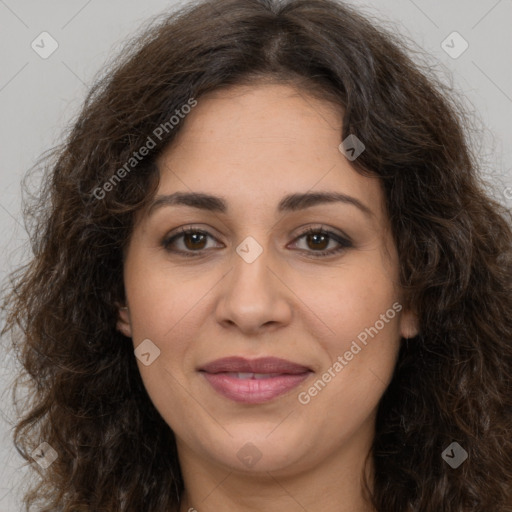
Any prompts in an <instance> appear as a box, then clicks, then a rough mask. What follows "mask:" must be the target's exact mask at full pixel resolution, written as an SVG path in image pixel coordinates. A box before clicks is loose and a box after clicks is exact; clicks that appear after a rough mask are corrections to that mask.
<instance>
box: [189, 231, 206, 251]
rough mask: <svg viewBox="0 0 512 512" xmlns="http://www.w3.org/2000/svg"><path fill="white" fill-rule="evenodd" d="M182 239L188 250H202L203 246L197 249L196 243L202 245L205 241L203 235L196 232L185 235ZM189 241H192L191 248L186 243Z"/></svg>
mask: <svg viewBox="0 0 512 512" xmlns="http://www.w3.org/2000/svg"><path fill="white" fill-rule="evenodd" d="M184 238H185V245H186V246H187V248H188V249H202V248H203V246H201V247H197V245H196V244H197V243H199V244H201V242H203V243H204V241H205V235H204V233H198V232H194V233H186V234H185V237H184ZM190 240H192V247H190V246H189V244H188V243H187V242H188V241H190Z"/></svg>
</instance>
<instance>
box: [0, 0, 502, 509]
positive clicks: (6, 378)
mask: <svg viewBox="0 0 512 512" xmlns="http://www.w3.org/2000/svg"><path fill="white" fill-rule="evenodd" d="M176 3H177V2H175V1H171V0H167V1H166V0H146V1H145V2H136V1H135V0H130V1H128V0H109V1H108V2H107V1H103V2H100V1H99V0H89V1H87V0H67V1H64V0H53V1H49V0H48V1H42V0H38V1H36V0H0V109H1V110H0V112H1V116H0V140H1V141H2V142H1V148H2V150H1V159H0V179H1V186H0V234H1V238H2V243H1V249H0V279H2V280H3V279H4V278H5V276H6V275H7V274H8V272H10V271H11V270H13V269H14V268H15V267H16V266H17V265H18V264H19V263H20V262H21V261H23V260H26V258H27V257H28V255H29V253H28V249H27V246H26V245H24V244H25V243H26V235H25V231H24V228H23V221H22V217H21V213H20V208H21V192H20V180H21V178H22V176H23V175H24V173H25V172H26V171H27V169H29V168H30V167H31V166H32V165H33V164H34V163H35V160H36V159H37V158H38V157H39V156H40V155H41V153H42V152H43V151H45V150H47V149H49V148H51V147H52V146H54V145H55V144H56V143H58V142H59V141H60V140H61V139H60V137H61V135H62V133H63V131H64V130H65V129H66V127H68V126H69V124H70V122H71V121H72V119H73V117H74V116H75V115H76V114H77V113H78V110H79V107H80V105H81V102H82V100H83V98H84V97H85V94H86V92H87V90H88V88H89V87H90V85H91V84H92V80H93V78H94V75H95V74H96V72H97V71H98V70H99V69H100V68H101V66H102V64H104V63H105V62H106V60H107V59H110V58H111V56H112V55H113V54H115V53H116V52H117V50H118V49H120V48H121V46H122V43H123V41H125V40H126V38H127V37H128V36H130V35H131V34H133V33H134V31H137V30H138V29H139V27H140V26H141V24H142V23H143V22H144V21H145V20H147V19H148V18H149V17H151V16H153V15H155V14H158V13H160V12H162V11H163V10H165V9H169V8H172V6H174V5H176ZM350 3H352V4H354V5H356V6H360V7H361V9H362V10H363V12H365V13H367V14H370V15H372V16H374V17H377V18H380V19H381V20H385V22H386V23H385V25H386V26H391V27H392V28H393V27H394V28H393V30H396V31H398V33H400V34H403V35H404V37H406V38H408V39H411V40H413V41H414V42H415V43H416V44H417V45H418V46H419V47H420V48H423V49H424V50H425V51H426V52H427V53H428V54H429V55H430V57H429V61H430V62H431V63H432V65H433V66H434V67H435V69H436V70H437V71H438V72H439V73H440V76H441V77H442V78H443V80H444V81H446V82H447V83H451V84H453V86H454V87H455V88H456V90H457V91H459V96H460V98H462V99H463V100H464V101H465V102H466V104H467V105H468V107H469V108H470V110H471V111H473V112H474V114H475V116H476V121H477V128H478V129H479V131H477V132H476V133H475V134H474V141H475V150H476V152H477V154H479V155H480V157H481V159H482V163H483V168H484V171H485V176H486V177H487V180H488V181H489V185H490V187H491V188H492V194H493V195H494V196H495V197H496V198H498V199H499V200H500V201H501V202H503V203H505V204H507V205H508V206H510V205H512V148H511V144H510V141H511V140H512V137H511V131H512V129H511V123H510V119H511V117H512V72H511V64H512V62H511V61H512V58H511V49H512V31H511V30H510V26H511V24H512V0H446V1H442V2H439V1H434V0H386V1H377V0H367V1H365V2H363V1H360V0H351V1H350ZM43 31H47V32H49V33H50V34H51V35H52V37H53V38H54V39H55V40H56V41H57V42H58V44H59V47H58V49H57V50H56V51H55V52H54V53H53V54H52V55H51V56H50V57H48V58H47V59H42V58H41V57H40V56H39V55H38V54H37V53H36V52H35V51H34V50H33V49H32V48H31V43H32V41H33V40H34V39H36V38H37V37H38V36H39V34H41V32H43ZM453 31H457V32H459V33H460V34H461V35H462V37H463V38H464V39H465V40H466V41H467V42H468V44H469V47H468V49H467V50H466V51H465V52H464V53H463V54H462V55H461V56H460V57H458V58H456V59H454V58H452V57H450V56H449V55H448V54H447V53H446V52H445V51H444V50H443V48H442V47H441V43H442V42H443V41H444V40H445V39H446V38H447V36H448V35H449V34H451V33H452V32H453ZM448 44H450V45H454V46H455V49H457V48H458V46H457V45H458V44H459V42H457V40H455V41H454V43H451V42H450V39H448ZM4 342H5V340H4ZM0 358H1V361H2V369H1V373H0V392H2V394H1V395H0V413H1V417H0V512H13V511H19V510H21V505H20V501H19V496H20V494H21V490H22V488H21V487H19V483H20V482H21V479H20V477H21V476H22V475H23V474H24V472H25V470H24V469H22V468H21V458H20V457H19V455H18V454H17V452H16V451H15V450H14V448H13V447H12V440H11V431H12V425H13V422H14V421H15V414H14V411H13V409H12V406H11V405H10V393H9V392H8V385H9V383H10V381H11V379H12V377H13V375H14V373H15V368H14V362H13V360H12V359H11V358H10V357H9V355H8V354H6V353H5V351H4V349H3V346H2V353H1V354H0ZM34 448H36V447H34Z"/></svg>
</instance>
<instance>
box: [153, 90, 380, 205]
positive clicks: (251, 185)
mask: <svg viewBox="0 0 512 512" xmlns="http://www.w3.org/2000/svg"><path fill="white" fill-rule="evenodd" d="M341 115H342V112H341V108H340V107H339V106H337V105H334V104H333V103H330V102H328V101H322V100H320V99H318V98H315V97H312V96H310V95H309V94H308V93H307V92H305V91H301V90H298V89H296V88H295V87H292V86H290V85H285V84H263V85H258V86H253V87H249V86H235V87H230V88H229V89H222V90H218V91H214V92H212V93H208V94H207V95H204V96H202V97H200V98H199V99H198V105H197V106H196V107H195V108H194V109H193V110H192V111H191V112H190V113H189V114H188V115H187V117H186V118H185V119H184V120H183V121H181V122H182V123H183V125H182V126H181V127H180V132H179V133H178V135H177V137H176V139H175V140H174V141H173V143H172V145H171V146H169V147H168V148H166V150H165V151H164V152H163V153H162V155H160V157H159V159H158V160H157V164H158V167H159V170H160V187H159V191H158V193H159V194H164V193H165V194H169V193H172V192H174V191H176V190H183V191H186V190H194V191H196V190H200V191H201V192H207V193H216V194H220V193H221V192H222V195H223V196H229V197H230V198H231V199H232V200H233V201H236V199H237V198H239V199H240V202H241V203H243V204H247V200H248V199H249V200H250V201H251V204H264V205H266V207H268V204H269V203H274V204H276V205H277V203H278V201H279V199H280V197H282V196H283V195H285V193H290V192H306V191H315V190H316V189H322V190H333V191H338V192H341V193H347V194H351V195H352V196H356V197H358V198H360V199H361V200H362V201H363V200H366V202H367V203H370V204H371V205H372V206H373V209H377V210H379V211H380V210H381V208H382V206H383V205H382V203H383V198H382V191H381V187H380V184H379V181H378V180H377V179H375V178H368V177H364V176H362V175H361V174H359V173H357V172H356V171H355V170H354V169H353V168H352V166H351V165H350V162H349V161H348V160H347V159H346V158H345V157H344V155H342V154H341V153H340V151H339V149H338V146H339V144H340V143H341V133H342V130H341V129H342V121H341V119H342V117H341ZM231 196H232V197H231Z"/></svg>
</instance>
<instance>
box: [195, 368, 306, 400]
mask: <svg viewBox="0 0 512 512" xmlns="http://www.w3.org/2000/svg"><path fill="white" fill-rule="evenodd" d="M201 373H203V375H204V376H205V378H206V380H207V381H208V382H209V383H210V384H211V386H212V387H213V389H215V391H217V393H220V394H221V395H223V396H225V397H226V398H229V399H231V400H233V401H235V402H240V403H244V404H261V403H264V402H268V401H270V400H272V399H274V398H276V397H278V396H279V395H282V394H284V393H286V392H288V391H290V390H291V389H293V388H295V387H297V386H298V385H299V384H300V383H301V382H303V381H304V380H306V379H307V378H308V377H309V375H310V374H311V372H306V373H300V374H298V375H290V374H284V375H280V376H277V377H270V378H268V379H239V378H237V377H233V376H231V375H228V374H226V373H206V372H201Z"/></svg>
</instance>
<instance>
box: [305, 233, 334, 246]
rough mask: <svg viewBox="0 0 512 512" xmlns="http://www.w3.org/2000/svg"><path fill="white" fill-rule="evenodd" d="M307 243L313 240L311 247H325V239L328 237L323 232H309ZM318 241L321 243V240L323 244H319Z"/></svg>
mask: <svg viewBox="0 0 512 512" xmlns="http://www.w3.org/2000/svg"><path fill="white" fill-rule="evenodd" d="M307 238H308V243H309V242H310V241H313V247H316V248H317V249H325V247H327V245H329V242H327V245H326V244H325V242H326V240H327V238H328V237H326V236H325V235H324V234H322V233H314V234H310V235H308V237H307ZM320 239H323V240H320ZM318 241H320V244H322V242H323V245H321V246H320V245H319V244H318V243H317V242H318Z"/></svg>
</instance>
